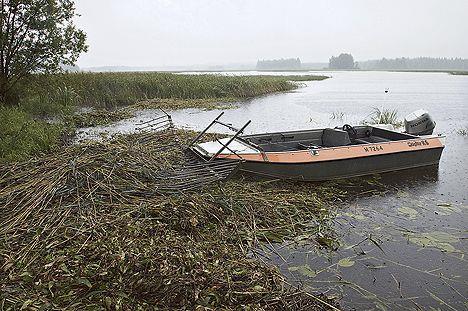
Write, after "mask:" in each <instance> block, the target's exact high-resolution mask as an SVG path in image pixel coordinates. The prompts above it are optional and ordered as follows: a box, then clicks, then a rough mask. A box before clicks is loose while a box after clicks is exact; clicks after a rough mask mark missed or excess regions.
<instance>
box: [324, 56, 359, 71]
mask: <svg viewBox="0 0 468 311" xmlns="http://www.w3.org/2000/svg"><path fill="white" fill-rule="evenodd" d="M328 67H329V68H330V69H355V68H356V64H355V63H354V58H353V55H351V54H347V53H341V54H340V56H338V57H335V56H332V57H331V58H330V62H329V64H328Z"/></svg>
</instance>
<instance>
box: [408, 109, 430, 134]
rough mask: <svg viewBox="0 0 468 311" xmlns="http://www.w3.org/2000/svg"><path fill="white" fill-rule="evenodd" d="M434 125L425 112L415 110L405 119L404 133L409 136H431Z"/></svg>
mask: <svg viewBox="0 0 468 311" xmlns="http://www.w3.org/2000/svg"><path fill="white" fill-rule="evenodd" d="M435 126H436V123H435V122H434V120H432V117H431V116H430V115H429V113H428V112H427V111H425V110H422V109H419V110H416V111H414V112H412V113H410V114H409V115H407V116H406V117H405V131H406V133H408V134H411V135H431V134H432V132H433V131H434V128H435Z"/></svg>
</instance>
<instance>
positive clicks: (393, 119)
mask: <svg viewBox="0 0 468 311" xmlns="http://www.w3.org/2000/svg"><path fill="white" fill-rule="evenodd" d="M368 118H369V119H366V120H364V121H363V123H364V124H391V125H393V126H395V127H401V126H403V122H402V121H400V120H398V110H396V109H385V108H382V109H379V108H376V107H374V108H372V112H371V114H370V115H369V116H368Z"/></svg>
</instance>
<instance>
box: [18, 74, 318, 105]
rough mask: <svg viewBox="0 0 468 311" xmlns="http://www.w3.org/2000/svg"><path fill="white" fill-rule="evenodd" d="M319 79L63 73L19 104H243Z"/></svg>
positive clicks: (46, 79) (31, 87) (33, 84)
mask: <svg viewBox="0 0 468 311" xmlns="http://www.w3.org/2000/svg"><path fill="white" fill-rule="evenodd" d="M325 78H327V77H324V76H312V75H309V76H225V75H214V74H204V75H187V74H186V75H183V74H173V73H161V72H133V73H132V72H130V73H129V72H119V73H64V74H54V75H37V76H34V77H33V78H32V79H31V80H30V81H29V82H28V87H27V88H24V89H25V91H24V92H23V94H22V98H23V100H22V101H23V102H26V103H25V105H27V102H33V103H35V106H37V103H38V102H40V103H44V102H45V103H49V104H50V105H55V103H56V102H60V101H63V100H67V102H70V103H72V104H73V105H77V106H92V107H100V108H112V107H119V106H126V105H130V104H135V103H137V102H140V101H145V100H149V99H155V98H179V99H209V98H248V97H254V96H259V95H264V94H268V93H273V92H283V91H288V90H292V89H295V88H297V86H298V85H297V84H296V83H293V82H291V81H294V80H296V81H306V80H307V81H308V80H323V79H325Z"/></svg>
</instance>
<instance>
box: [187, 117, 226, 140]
mask: <svg viewBox="0 0 468 311" xmlns="http://www.w3.org/2000/svg"><path fill="white" fill-rule="evenodd" d="M223 114H224V111H223V112H221V113H220V114H219V116H218V117H217V118H216V119H214V120H213V121H212V122H211V123H210V125H208V126H207V127H206V129H204V130H203V132H201V133H200V134H198V135H197V137H195V139H194V140H192V142H190V144H189V145H188V147H191V146H192V145H193V144H194V143H195V142H196V141H197V140H199V139H200V138H201V137H202V136H203V135H205V133H206V131H208V129H209V128H210V127H211V126H212V125H213V124H215V122H216V121H218V120H219V118H221V117H222V116H223Z"/></svg>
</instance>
